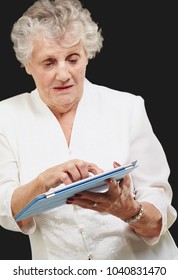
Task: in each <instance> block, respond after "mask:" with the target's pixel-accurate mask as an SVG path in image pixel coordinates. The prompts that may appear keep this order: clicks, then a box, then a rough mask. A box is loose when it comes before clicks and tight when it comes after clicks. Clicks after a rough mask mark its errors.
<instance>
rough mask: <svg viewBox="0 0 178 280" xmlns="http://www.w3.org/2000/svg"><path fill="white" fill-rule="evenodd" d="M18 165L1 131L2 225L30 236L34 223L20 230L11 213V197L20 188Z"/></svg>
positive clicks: (0, 188)
mask: <svg viewBox="0 0 178 280" xmlns="http://www.w3.org/2000/svg"><path fill="white" fill-rule="evenodd" d="M18 175H19V174H18V165H17V160H16V158H15V155H14V153H13V150H12V149H11V146H10V144H9V141H8V139H7V137H6V136H5V135H4V133H3V132H2V130H1V131H0V225H1V226H2V227H4V228H5V229H8V230H12V231H19V232H23V233H24V234H30V233H32V232H34V230H35V222H34V221H32V223H31V224H28V226H26V228H24V229H20V228H19V226H18V224H17V223H16V222H15V219H14V217H13V215H12V212H11V197H12V194H13V191H14V189H15V188H17V187H18V186H19V176H18Z"/></svg>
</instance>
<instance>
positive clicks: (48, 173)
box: [38, 159, 103, 192]
mask: <svg viewBox="0 0 178 280" xmlns="http://www.w3.org/2000/svg"><path fill="white" fill-rule="evenodd" d="M102 171H103V170H102V169H101V168H99V167H98V166H97V165H96V164H94V163H88V162H86V161H83V160H79V159H73V160H69V161H67V162H64V163H62V164H59V165H57V166H54V167H51V168H49V169H47V170H45V171H44V172H42V173H41V174H40V175H39V176H38V179H39V181H40V182H41V183H40V185H41V187H42V191H41V192H46V191H48V190H49V189H50V188H55V187H57V186H58V185H60V184H62V183H64V184H65V185H68V184H71V183H73V182H76V181H78V180H81V179H84V178H87V177H89V176H90V173H93V174H98V173H101V172H102Z"/></svg>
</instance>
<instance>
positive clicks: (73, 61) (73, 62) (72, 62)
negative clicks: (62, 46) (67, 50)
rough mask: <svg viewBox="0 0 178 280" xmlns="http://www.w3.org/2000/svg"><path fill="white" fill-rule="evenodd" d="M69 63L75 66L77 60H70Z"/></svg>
mask: <svg viewBox="0 0 178 280" xmlns="http://www.w3.org/2000/svg"><path fill="white" fill-rule="evenodd" d="M69 62H70V63H71V64H75V63H77V59H69Z"/></svg>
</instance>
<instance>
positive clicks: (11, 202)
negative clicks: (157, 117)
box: [0, 0, 178, 259]
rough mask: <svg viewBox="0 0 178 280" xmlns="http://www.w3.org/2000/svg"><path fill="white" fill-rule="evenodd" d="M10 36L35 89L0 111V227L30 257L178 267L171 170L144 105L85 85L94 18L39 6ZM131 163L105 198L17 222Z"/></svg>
mask: <svg viewBox="0 0 178 280" xmlns="http://www.w3.org/2000/svg"><path fill="white" fill-rule="evenodd" d="M11 38H12V41H13V44H14V50H15V54H16V57H17V59H18V60H19V62H20V63H21V66H22V67H25V70H26V72H27V73H28V74H29V75H31V76H32V77H33V79H34V82H35V85H36V88H35V89H34V90H33V91H32V92H31V93H27V92H26V93H23V94H19V95H17V96H15V97H12V98H10V99H7V100H4V101H1V103H0V120H1V121H0V154H1V161H0V225H1V226H2V227H4V228H6V229H8V230H12V231H19V232H22V233H24V234H26V235H28V236H29V238H30V242H31V249H32V258H33V259H178V250H177V247H176V245H175V243H174V241H173V239H172V237H171V236H170V233H169V228H170V226H171V225H172V224H173V223H174V221H175V220H176V211H175V209H174V208H173V207H172V205H171V200H172V190H171V186H170V185H169V182H168V177H169V173H170V170H169V166H168V163H167V160H166V156H165V154H164V151H163V149H162V147H161V144H160V143H159V141H158V139H157V138H156V136H155V135H154V133H153V131H152V128H151V124H150V122H149V120H148V117H147V114H146V111H145V107H144V101H143V99H142V97H140V96H135V95H132V94H130V93H126V92H119V91H116V90H113V89H109V88H107V87H104V86H99V85H95V84H92V83H91V82H89V81H88V80H87V79H86V77H85V75H86V67H87V64H88V62H89V60H90V59H92V58H94V57H95V55H96V54H97V53H98V52H100V50H101V48H102V43H103V37H102V35H101V30H100V29H99V28H98V25H97V24H96V23H95V22H94V21H93V20H92V18H91V16H90V13H89V11H88V10H87V9H86V8H84V7H82V5H81V3H80V2H79V1H78V0H55V1H49V0H42V1H40V0H39V1H36V2H35V3H34V4H33V5H32V6H31V7H30V8H29V9H28V10H27V11H26V12H25V13H24V14H23V15H22V17H21V18H19V19H18V20H17V22H16V23H15V24H14V26H13V29H12V33H11ZM2 120H3V121H2ZM134 160H138V164H139V167H138V168H137V169H135V170H134V171H133V172H132V173H131V175H127V176H126V177H125V178H124V179H123V180H121V181H120V182H116V181H115V180H108V181H107V182H106V184H107V185H108V186H109V189H108V191H106V192H102V193H101V192H91V191H85V192H81V193H79V194H77V195H75V196H73V197H70V198H69V199H68V200H67V201H66V204H65V205H63V206H60V207H55V208H54V209H52V210H49V211H46V212H43V213H41V214H38V215H36V216H34V217H30V218H26V219H24V220H22V221H19V222H18V223H16V222H15V219H14V216H15V215H16V214H17V213H18V212H19V211H20V210H21V209H22V208H23V207H24V206H25V205H26V204H27V203H28V202H30V201H31V200H32V199H33V198H34V197H35V196H36V195H39V194H41V193H44V192H46V191H48V190H49V189H51V188H55V187H57V186H58V185H60V184H61V183H64V184H66V185H67V184H70V183H71V182H75V181H77V180H80V179H83V178H87V177H88V176H89V175H90V173H93V174H98V173H100V172H102V171H103V170H107V169H110V168H112V167H113V166H114V167H117V166H119V165H120V164H125V163H127V162H131V161H134Z"/></svg>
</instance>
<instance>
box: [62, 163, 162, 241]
mask: <svg viewBox="0 0 178 280" xmlns="http://www.w3.org/2000/svg"><path fill="white" fill-rule="evenodd" d="M118 166H119V164H118V163H116V162H114V167H118ZM106 183H107V184H108V185H109V189H108V191H106V192H105V193H95V192H92V191H83V192H81V193H78V194H76V195H75V196H73V197H71V198H69V199H68V200H67V203H68V204H75V205H78V206H80V207H83V208H87V209H91V210H95V211H98V212H101V213H103V212H105V213H109V214H111V215H114V216H116V217H118V218H120V219H122V220H127V219H130V218H132V217H135V216H136V215H137V214H138V213H139V211H140V203H138V201H136V200H135V198H134V195H133V194H132V192H131V181H130V177H129V175H126V176H125V177H124V178H123V179H122V180H121V181H120V182H117V181H116V180H115V179H110V180H109V179H107V180H106ZM141 204H142V206H143V209H144V210H143V215H142V217H141V219H139V220H138V221H137V222H135V223H133V224H129V225H130V227H132V228H133V230H134V231H135V232H136V233H137V234H139V235H141V236H144V237H156V236H158V235H159V234H160V231H161V227H162V217H161V213H160V211H159V210H158V209H157V208H156V207H155V206H154V205H152V204H151V203H149V202H146V201H145V202H142V203H141Z"/></svg>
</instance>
